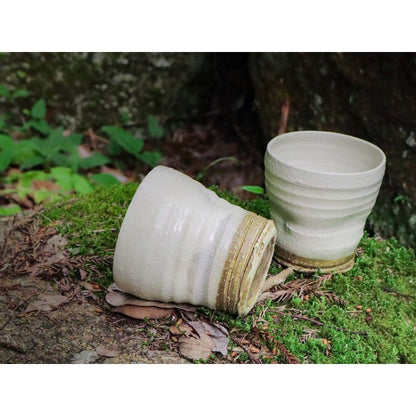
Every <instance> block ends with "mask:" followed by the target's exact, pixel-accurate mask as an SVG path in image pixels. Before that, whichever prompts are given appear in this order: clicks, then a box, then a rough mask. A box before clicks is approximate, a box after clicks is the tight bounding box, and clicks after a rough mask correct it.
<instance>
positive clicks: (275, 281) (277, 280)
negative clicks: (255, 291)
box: [261, 267, 294, 293]
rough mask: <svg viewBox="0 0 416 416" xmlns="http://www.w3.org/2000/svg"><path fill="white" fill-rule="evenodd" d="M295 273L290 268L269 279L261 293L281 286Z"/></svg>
mask: <svg viewBox="0 0 416 416" xmlns="http://www.w3.org/2000/svg"><path fill="white" fill-rule="evenodd" d="M293 273H294V270H293V269H292V268H291V267H289V268H287V269H284V270H282V271H281V272H280V273H277V274H275V275H273V276H270V277H268V278H267V279H266V280H265V281H264V283H263V286H262V288H261V293H264V292H268V291H269V290H270V289H271V288H272V287H273V286H276V285H280V284H282V283H284V282H285V281H286V279H287V278H288V277H289V276H291V275H292V274H293Z"/></svg>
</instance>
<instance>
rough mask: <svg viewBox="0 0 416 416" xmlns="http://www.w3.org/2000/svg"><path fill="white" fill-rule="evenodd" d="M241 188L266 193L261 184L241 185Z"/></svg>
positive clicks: (257, 193)
mask: <svg viewBox="0 0 416 416" xmlns="http://www.w3.org/2000/svg"><path fill="white" fill-rule="evenodd" d="M240 189H242V190H243V191H247V192H251V193H252V194H256V195H264V188H262V187H261V186H256V185H244V186H240Z"/></svg>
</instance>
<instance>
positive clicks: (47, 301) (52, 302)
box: [25, 295, 69, 312]
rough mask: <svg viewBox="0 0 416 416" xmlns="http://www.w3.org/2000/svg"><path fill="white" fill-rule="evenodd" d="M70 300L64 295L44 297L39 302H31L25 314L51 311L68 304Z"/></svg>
mask: <svg viewBox="0 0 416 416" xmlns="http://www.w3.org/2000/svg"><path fill="white" fill-rule="evenodd" d="M68 301H69V299H68V298H67V297H66V296H62V295H43V296H42V297H41V298H40V299H39V300H35V301H34V302H31V303H30V304H29V305H28V306H27V308H26V310H25V312H32V311H51V310H53V309H55V308H57V307H58V306H59V305H62V304H63V303H66V302H68Z"/></svg>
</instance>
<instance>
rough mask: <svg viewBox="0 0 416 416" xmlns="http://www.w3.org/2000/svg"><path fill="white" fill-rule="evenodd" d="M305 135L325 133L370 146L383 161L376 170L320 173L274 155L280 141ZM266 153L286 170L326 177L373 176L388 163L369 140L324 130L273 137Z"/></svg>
mask: <svg viewBox="0 0 416 416" xmlns="http://www.w3.org/2000/svg"><path fill="white" fill-rule="evenodd" d="M305 133H306V134H316V133H323V134H325V135H330V136H333V137H343V138H346V139H348V140H351V141H355V142H359V143H362V144H364V145H365V146H368V147H370V148H372V149H374V150H375V151H376V152H377V153H379V155H380V156H381V161H380V163H379V164H377V166H375V167H374V168H371V169H368V170H364V171H359V172H326V171H320V170H315V169H305V168H300V167H297V166H295V165H293V164H289V163H287V162H285V161H283V160H281V159H279V158H278V157H276V156H275V155H273V154H272V152H271V147H272V146H273V143H276V142H277V141H278V140H281V139H282V138H287V137H289V136H297V135H299V134H305ZM266 152H267V153H268V154H269V156H270V157H271V158H272V159H273V160H274V161H276V162H278V163H280V164H281V165H283V166H284V167H286V168H289V169H295V170H298V171H301V172H305V173H312V174H319V175H325V176H363V175H368V174H371V173H373V172H376V171H377V170H379V169H380V168H382V167H383V166H384V165H385V163H386V155H385V153H384V152H383V150H381V149H380V147H378V146H377V145H375V144H373V143H371V142H369V141H367V140H364V139H360V138H358V137H355V136H351V135H349V134H344V133H338V132H333V131H323V130H297V131H292V132H287V133H283V134H279V135H278V136H275V137H273V138H272V139H271V140H270V141H269V143H267V148H266Z"/></svg>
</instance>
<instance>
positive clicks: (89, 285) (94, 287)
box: [81, 282, 100, 291]
mask: <svg viewBox="0 0 416 416" xmlns="http://www.w3.org/2000/svg"><path fill="white" fill-rule="evenodd" d="M81 286H82V287H83V288H84V289H87V290H92V291H98V290H100V287H99V286H98V287H97V285H96V284H92V283H90V282H81Z"/></svg>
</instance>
